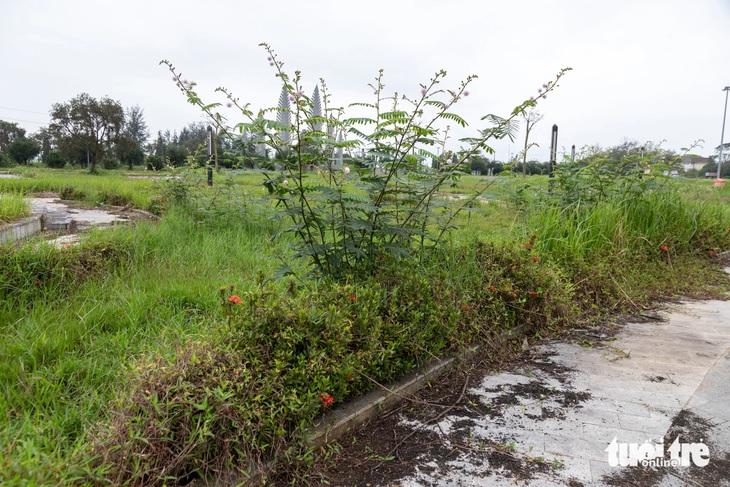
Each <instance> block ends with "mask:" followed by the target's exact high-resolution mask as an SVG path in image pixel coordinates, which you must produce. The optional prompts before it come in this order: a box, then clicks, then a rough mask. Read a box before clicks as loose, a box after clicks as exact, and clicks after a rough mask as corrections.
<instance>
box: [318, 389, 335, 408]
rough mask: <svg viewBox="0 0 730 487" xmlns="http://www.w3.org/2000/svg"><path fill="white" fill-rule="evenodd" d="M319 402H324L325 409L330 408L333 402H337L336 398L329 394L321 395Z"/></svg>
mask: <svg viewBox="0 0 730 487" xmlns="http://www.w3.org/2000/svg"><path fill="white" fill-rule="evenodd" d="M319 400H320V401H321V402H322V406H323V407H327V406H330V405H331V404H332V403H333V402H335V398H334V397H332V396H330V395H329V394H325V393H324V392H323V393H322V394H320V395H319Z"/></svg>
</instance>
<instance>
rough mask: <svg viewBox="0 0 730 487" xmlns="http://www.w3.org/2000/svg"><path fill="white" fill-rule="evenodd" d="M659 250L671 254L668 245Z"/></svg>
mask: <svg viewBox="0 0 730 487" xmlns="http://www.w3.org/2000/svg"><path fill="white" fill-rule="evenodd" d="M659 248H660V249H662V250H663V251H664V252H669V247H667V246H666V245H662V246H661V247H659Z"/></svg>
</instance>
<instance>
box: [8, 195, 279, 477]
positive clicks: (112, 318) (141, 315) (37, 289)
mask: <svg viewBox="0 0 730 487" xmlns="http://www.w3.org/2000/svg"><path fill="white" fill-rule="evenodd" d="M273 233H275V228H274V227H272V226H271V224H269V223H266V222H265V221H264V222H263V223H257V222H255V221H250V220H238V221H236V220H231V221H229V222H227V224H226V225H221V226H219V227H216V228H215V231H212V230H211V228H207V227H205V226H204V225H201V224H196V223H195V220H194V219H193V218H191V217H190V214H189V213H188V212H187V210H184V209H180V208H177V207H173V208H170V209H169V211H168V213H167V215H166V216H165V218H163V220H162V221H161V222H160V224H154V223H141V224H138V225H137V226H136V227H134V228H132V227H116V228H114V229H112V230H105V231H97V232H92V233H91V234H90V235H89V236H88V239H87V240H86V241H85V242H84V243H83V244H82V245H81V246H80V247H74V248H71V249H62V250H58V249H55V248H52V247H50V246H47V245H27V246H25V247H22V248H12V247H10V246H6V247H5V248H3V249H2V251H1V252H0V281H2V285H0V391H1V392H0V483H3V482H11V483H16V482H19V483H22V482H20V481H19V480H18V479H22V478H27V479H29V480H32V481H34V482H37V483H45V482H49V483H51V482H52V483H58V482H62V483H66V482H69V481H70V479H71V477H73V476H74V475H76V474H78V472H79V470H75V469H74V467H73V465H72V464H70V463H69V462H70V459H71V458H72V457H74V451H77V450H78V449H79V448H82V447H83V444H84V441H85V439H84V435H85V432H86V430H87V429H88V428H89V427H90V426H91V425H93V424H94V423H96V422H99V421H102V420H103V418H104V417H105V414H106V412H107V411H108V409H109V406H110V405H111V404H113V403H114V402H115V401H116V400H117V399H119V398H121V397H122V396H123V395H124V386H123V384H120V383H119V378H120V376H122V375H124V374H125V371H127V370H128V368H129V367H131V366H134V365H135V364H136V363H137V361H138V360H139V359H140V357H142V356H157V355H159V356H166V355H167V354H169V353H171V352H172V351H173V350H175V349H176V347H178V346H179V345H180V344H181V343H186V342H188V341H190V340H193V339H195V338H194V337H201V336H205V335H207V334H209V333H210V331H211V330H212V329H213V328H214V325H215V324H216V323H217V322H218V320H219V319H220V294H219V292H218V287H219V286H221V285H227V284H229V283H231V282H236V283H238V284H239V287H241V288H242V289H241V291H245V289H246V287H247V286H249V285H250V286H253V283H252V282H253V281H254V279H255V278H256V276H257V275H259V274H263V275H271V273H272V272H273V268H274V267H275V266H276V265H277V264H276V261H277V258H276V254H277V253H280V252H282V250H281V248H280V245H279V244H274V243H272V240H271V237H272V235H273ZM82 467H83V466H78V468H79V469H81V468H82ZM13 479H15V480H13Z"/></svg>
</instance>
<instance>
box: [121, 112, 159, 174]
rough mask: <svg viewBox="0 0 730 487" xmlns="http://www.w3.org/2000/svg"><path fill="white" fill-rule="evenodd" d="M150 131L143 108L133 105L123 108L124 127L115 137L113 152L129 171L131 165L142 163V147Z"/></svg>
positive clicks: (143, 154)
mask: <svg viewBox="0 0 730 487" xmlns="http://www.w3.org/2000/svg"><path fill="white" fill-rule="evenodd" d="M149 136H150V133H149V130H148V129H147V122H146V121H145V119H144V110H142V109H141V108H140V107H139V105H134V106H132V107H129V108H127V109H126V110H125V117H124V128H123V129H122V133H121V134H120V135H119V137H117V140H116V143H115V152H116V155H117V158H118V159H119V160H120V161H121V162H122V163H124V164H127V167H128V168H129V170H130V171H131V170H132V168H133V166H134V165H135V164H136V165H139V164H143V163H144V156H145V153H144V147H145V145H146V144H147V139H148V138H149Z"/></svg>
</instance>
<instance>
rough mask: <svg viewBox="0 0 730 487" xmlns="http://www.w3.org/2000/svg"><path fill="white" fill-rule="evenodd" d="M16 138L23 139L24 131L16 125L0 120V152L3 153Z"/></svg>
mask: <svg viewBox="0 0 730 487" xmlns="http://www.w3.org/2000/svg"><path fill="white" fill-rule="evenodd" d="M18 137H25V129H23V128H21V127H19V126H18V124H17V123H13V122H6V121H5V120H0V151H4V150H5V149H6V148H7V146H8V145H9V144H10V143H11V142H12V141H14V140H15V139H17V138H18Z"/></svg>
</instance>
